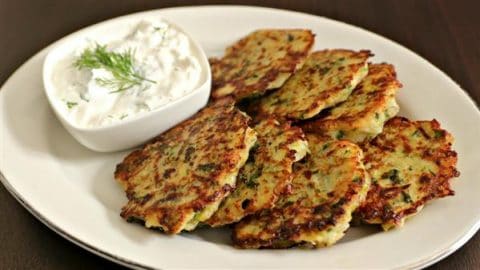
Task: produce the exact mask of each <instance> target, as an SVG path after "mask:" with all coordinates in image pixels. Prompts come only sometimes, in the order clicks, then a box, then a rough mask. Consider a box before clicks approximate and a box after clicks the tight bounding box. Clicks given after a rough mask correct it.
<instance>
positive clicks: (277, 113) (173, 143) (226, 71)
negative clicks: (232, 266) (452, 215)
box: [115, 29, 458, 248]
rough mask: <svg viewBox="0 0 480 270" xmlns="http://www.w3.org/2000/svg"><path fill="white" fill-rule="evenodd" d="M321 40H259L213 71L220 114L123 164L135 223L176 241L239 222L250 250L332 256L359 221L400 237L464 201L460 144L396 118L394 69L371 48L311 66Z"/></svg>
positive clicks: (216, 62)
mask: <svg viewBox="0 0 480 270" xmlns="http://www.w3.org/2000/svg"><path fill="white" fill-rule="evenodd" d="M313 39H314V35H313V34H312V33H311V31H309V30H298V29H293V30H284V29H278V30H275V29H267V30H258V31H255V32H253V33H251V34H250V35H248V36H246V37H244V38H243V39H241V40H239V41H238V42H237V43H235V44H234V45H232V46H230V47H229V48H228V49H227V51H226V54H225V56H224V57H222V58H221V59H212V60H211V65H212V73H213V89H212V96H211V102H210V104H209V105H208V107H207V108H205V109H203V110H201V111H200V112H198V113H197V114H195V115H194V116H192V117H191V119H189V120H187V121H184V122H183V123H180V124H179V125H178V126H176V127H174V128H172V129H171V130H169V131H167V132H165V133H164V134H161V135H160V136H158V137H157V138H156V139H154V140H153V141H152V142H151V143H150V144H147V145H146V146H144V147H143V148H142V149H141V150H136V151H134V152H133V153H131V154H130V155H129V156H127V157H126V158H125V160H124V161H123V162H122V163H121V164H119V165H118V166H117V170H116V172H115V177H116V179H117V180H118V181H119V182H120V183H121V184H122V186H123V187H124V189H125V191H126V193H127V197H128V199H129V202H128V203H127V205H126V206H125V207H124V208H123V210H122V214H121V215H122V217H124V218H125V219H127V220H140V221H143V222H144V223H145V225H146V226H147V227H155V228H159V229H161V230H163V231H165V232H166V233H171V234H176V233H180V232H181V231H182V230H187V231H188V230H193V229H194V228H195V227H196V226H197V225H198V224H199V223H205V224H208V225H210V226H212V227H218V226H224V225H227V224H230V225H231V226H233V236H232V239H233V242H234V244H235V245H236V246H237V247H241V248H261V247H262V248H286V247H291V246H297V245H302V246H310V247H322V246H328V245H332V244H334V243H335V242H336V241H338V240H339V239H340V238H341V237H343V235H344V234H345V232H346V231H347V229H348V228H349V226H350V221H351V220H352V216H353V218H354V219H355V220H357V222H358V223H368V224H380V225H381V226H382V227H383V228H384V229H385V230H387V229H390V228H392V227H396V226H401V225H403V223H404V221H405V219H406V218H407V217H409V216H412V215H413V214H415V213H417V212H418V211H420V209H421V208H422V207H423V205H424V204H425V203H426V202H427V201H430V200H432V199H435V198H440V197H444V196H448V195H453V191H452V189H451V187H450V180H451V179H452V178H453V177H456V176H458V172H457V170H456V169H455V166H456V162H457V156H456V153H455V152H454V151H452V149H451V144H452V142H453V137H452V136H451V135H450V134H449V133H448V132H447V131H445V130H443V129H441V128H440V124H439V123H438V122H437V121H436V120H432V121H416V122H415V121H410V120H408V119H405V118H400V117H395V115H396V114H397V113H398V112H399V106H398V104H397V102H396V100H395V95H396V93H397V91H398V89H399V88H400V87H401V83H400V82H399V81H398V80H397V76H396V72H395V68H394V67H393V65H390V64H386V63H382V64H372V63H368V62H367V60H368V58H369V57H371V56H372V54H371V53H370V52H369V51H367V50H361V51H352V50H344V49H333V50H321V51H316V52H313V53H311V54H310V55H308V53H309V51H310V49H311V47H312V45H313ZM239 108H241V110H244V111H245V113H243V112H241V111H240V109H239ZM247 114H249V115H251V116H252V117H253V118H254V119H255V121H254V122H252V121H250V117H249V116H247ZM304 132H306V134H304ZM362 149H363V150H362ZM370 182H371V184H370Z"/></svg>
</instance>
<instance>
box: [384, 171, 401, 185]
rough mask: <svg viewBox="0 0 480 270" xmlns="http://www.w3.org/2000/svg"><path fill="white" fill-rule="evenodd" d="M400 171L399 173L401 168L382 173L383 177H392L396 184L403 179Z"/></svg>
mask: <svg viewBox="0 0 480 270" xmlns="http://www.w3.org/2000/svg"><path fill="white" fill-rule="evenodd" d="M398 173H399V170H397V169H391V170H390V171H388V172H385V173H384V174H382V178H383V179H390V181H392V183H394V184H400V182H401V181H402V179H401V178H400V177H399V176H398Z"/></svg>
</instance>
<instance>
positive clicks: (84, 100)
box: [52, 21, 202, 127]
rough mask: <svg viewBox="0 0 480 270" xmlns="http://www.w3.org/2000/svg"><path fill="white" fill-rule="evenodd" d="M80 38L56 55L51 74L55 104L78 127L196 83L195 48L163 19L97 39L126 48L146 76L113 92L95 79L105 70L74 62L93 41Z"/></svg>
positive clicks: (127, 114)
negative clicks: (69, 51) (67, 50)
mask: <svg viewBox="0 0 480 270" xmlns="http://www.w3.org/2000/svg"><path fill="white" fill-rule="evenodd" d="M85 43H86V44H85V46H82V47H79V48H76V49H75V50H74V51H73V52H72V54H71V55H70V56H69V57H67V58H65V59H63V60H62V61H60V62H59V63H58V64H57V66H56V67H55V68H54V72H53V75H52V76H53V78H52V79H53V83H54V85H55V87H54V88H55V89H56V90H55V92H54V93H53V94H54V96H55V98H56V100H57V102H58V103H59V104H57V105H58V106H57V107H58V108H60V110H63V113H65V115H66V116H67V118H69V120H70V121H71V122H72V123H74V124H75V125H77V126H79V127H100V126H106V125H109V124H112V123H115V122H118V121H122V120H125V119H129V118H132V117H135V116H137V115H139V114H143V113H146V112H149V111H152V110H155V109H157V108H159V107H161V106H163V105H165V104H167V103H169V102H171V101H173V100H176V99H178V98H180V97H183V96H185V95H187V94H188V93H190V92H192V91H193V90H194V89H196V88H197V87H198V86H199V84H200V83H201V79H202V68H201V66H200V61H199V52H198V51H197V48H196V47H195V45H194V44H193V42H192V40H191V39H190V38H189V37H188V36H187V35H186V34H184V33H183V32H181V31H180V30H178V29H177V28H175V27H173V26H172V25H170V24H168V23H167V22H165V21H142V22H140V23H138V24H137V25H136V26H134V27H132V29H131V31H130V32H129V34H127V35H126V36H125V37H123V38H121V39H118V40H113V41H110V42H108V43H103V44H101V45H106V49H107V50H108V51H113V52H117V53H124V52H126V51H127V50H131V52H132V54H133V59H134V66H135V70H136V71H138V73H140V74H141V75H142V77H144V78H148V80H149V81H143V82H142V84H141V85H135V86H133V87H130V88H128V89H125V90H122V91H119V92H114V91H112V88H108V87H106V86H102V85H100V84H99V83H98V79H103V80H105V79H107V80H108V79H111V78H113V76H112V73H111V72H109V71H108V70H106V69H103V68H95V69H79V68H78V67H75V66H74V63H75V61H77V59H79V57H80V56H81V55H82V52H84V51H85V49H87V48H90V49H94V48H95V46H96V45H97V44H96V42H95V41H86V42H85ZM150 81H154V82H150Z"/></svg>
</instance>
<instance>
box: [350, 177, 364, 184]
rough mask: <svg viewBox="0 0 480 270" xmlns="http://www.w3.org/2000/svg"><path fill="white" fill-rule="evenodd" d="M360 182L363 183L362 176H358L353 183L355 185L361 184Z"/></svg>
mask: <svg viewBox="0 0 480 270" xmlns="http://www.w3.org/2000/svg"><path fill="white" fill-rule="evenodd" d="M360 181H362V178H361V177H360V176H357V177H355V178H353V180H352V182H354V183H359V182H360Z"/></svg>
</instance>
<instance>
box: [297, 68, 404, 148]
mask: <svg viewBox="0 0 480 270" xmlns="http://www.w3.org/2000/svg"><path fill="white" fill-rule="evenodd" d="M400 87H401V84H400V82H399V81H397V78H396V73H395V68H394V67H393V66H392V65H389V64H370V65H369V67H368V75H367V76H366V77H365V78H364V79H363V81H362V82H361V83H360V84H359V85H358V86H357V87H356V88H355V90H353V92H352V94H351V95H350V96H349V97H348V99H347V100H346V101H345V102H343V103H341V104H340V105H338V106H337V107H334V108H333V109H332V110H331V111H330V112H329V113H328V115H327V116H325V117H323V118H320V119H318V120H314V121H311V122H309V123H306V124H305V125H303V126H302V128H303V129H304V130H305V131H307V132H315V133H321V134H324V135H328V136H330V137H332V138H337V139H347V140H350V141H353V142H357V143H360V142H363V141H365V140H370V139H372V138H374V137H375V136H377V135H378V134H379V133H381V132H382V129H383V125H384V123H385V122H386V121H387V120H389V119H391V118H392V117H394V116H395V115H396V114H397V113H398V111H399V107H398V104H397V102H396V101H395V94H396V92H397V90H398V89H399V88H400Z"/></svg>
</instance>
